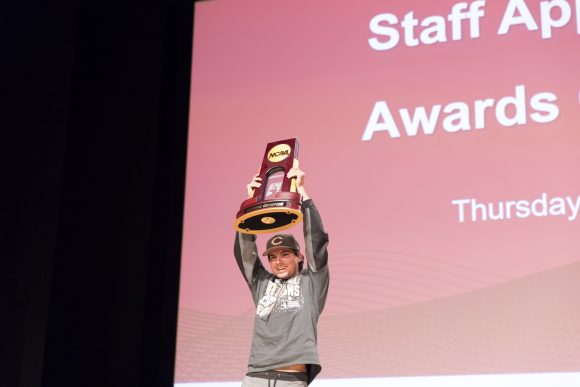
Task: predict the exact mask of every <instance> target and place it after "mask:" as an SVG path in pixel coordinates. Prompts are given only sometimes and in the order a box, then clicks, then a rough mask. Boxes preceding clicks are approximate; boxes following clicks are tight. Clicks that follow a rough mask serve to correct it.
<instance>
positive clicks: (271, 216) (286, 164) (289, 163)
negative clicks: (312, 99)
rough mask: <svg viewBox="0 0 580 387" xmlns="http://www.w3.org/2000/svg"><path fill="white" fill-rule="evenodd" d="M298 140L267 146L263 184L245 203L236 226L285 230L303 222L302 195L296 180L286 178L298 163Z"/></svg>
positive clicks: (251, 229)
mask: <svg viewBox="0 0 580 387" xmlns="http://www.w3.org/2000/svg"><path fill="white" fill-rule="evenodd" d="M297 157H298V140H297V139H295V138H291V139H288V140H283V141H277V142H271V143H269V144H268V145H267V146H266V153H264V159H263V160H262V166H261V168H260V173H259V177H261V178H262V185H261V186H260V187H259V188H256V189H254V193H253V195H252V197H250V198H249V199H247V200H245V201H243V202H242V205H241V206H240V210H239V211H238V213H237V215H236V221H235V223H234V228H235V229H236V230H237V231H239V232H242V233H244V234H264V233H271V232H275V231H279V230H284V229H287V228H290V227H292V226H294V225H295V224H297V223H300V221H302V212H301V211H300V207H301V206H302V205H301V204H300V194H299V193H298V192H296V182H295V179H289V178H287V177H286V174H287V173H288V171H290V169H291V168H293V167H297V166H298V158H297Z"/></svg>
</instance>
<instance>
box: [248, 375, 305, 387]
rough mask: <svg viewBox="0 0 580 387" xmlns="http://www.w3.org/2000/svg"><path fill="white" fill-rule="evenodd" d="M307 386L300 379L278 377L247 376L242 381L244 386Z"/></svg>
mask: <svg viewBox="0 0 580 387" xmlns="http://www.w3.org/2000/svg"><path fill="white" fill-rule="evenodd" d="M297 386H301V387H306V386H308V384H307V383H306V382H303V381H300V380H281V379H277V378H269V379H265V378H256V377H253V376H247V375H246V377H245V378H244V381H243V382H242V387H297Z"/></svg>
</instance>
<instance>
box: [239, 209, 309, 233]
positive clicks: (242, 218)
mask: <svg viewBox="0 0 580 387" xmlns="http://www.w3.org/2000/svg"><path fill="white" fill-rule="evenodd" d="M280 212H285V213H287V214H294V215H296V219H294V220H293V221H291V222H290V223H286V224H284V225H282V226H279V227H275V228H269V229H267V230H251V232H250V230H249V229H246V228H242V227H240V224H242V223H243V222H244V221H245V220H246V219H249V218H253V217H255V216H260V215H266V214H271V213H280ZM302 218H303V214H302V211H300V210H297V209H294V208H289V207H276V208H272V207H269V208H260V209H259V210H255V211H251V212H248V213H247V214H244V215H242V216H240V217H239V218H237V219H236V221H235V222H234V228H235V229H236V231H239V232H241V233H245V234H271V233H275V232H278V231H282V230H286V229H289V228H291V227H294V226H295V225H296V224H298V223H300V222H302Z"/></svg>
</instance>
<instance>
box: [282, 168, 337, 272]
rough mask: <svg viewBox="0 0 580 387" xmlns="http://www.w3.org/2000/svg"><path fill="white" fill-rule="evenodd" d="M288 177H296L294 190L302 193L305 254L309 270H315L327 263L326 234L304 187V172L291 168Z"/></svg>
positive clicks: (316, 210)
mask: <svg viewBox="0 0 580 387" xmlns="http://www.w3.org/2000/svg"><path fill="white" fill-rule="evenodd" d="M288 177H289V178H295V179H296V191H297V192H298V193H300V195H302V214H303V221H304V225H303V226H304V243H305V244H306V246H305V255H306V260H307V262H308V268H309V270H311V271H313V272H317V271H319V270H320V269H322V268H323V267H325V266H326V265H327V263H328V251H327V246H328V234H327V233H326V231H324V227H323V226H322V218H321V217H320V214H319V212H318V209H317V208H316V206H315V205H314V202H313V201H312V199H311V198H310V196H309V195H308V193H307V192H306V189H305V188H304V177H305V174H304V172H303V171H302V170H300V169H299V168H292V169H291V170H290V171H289V172H288Z"/></svg>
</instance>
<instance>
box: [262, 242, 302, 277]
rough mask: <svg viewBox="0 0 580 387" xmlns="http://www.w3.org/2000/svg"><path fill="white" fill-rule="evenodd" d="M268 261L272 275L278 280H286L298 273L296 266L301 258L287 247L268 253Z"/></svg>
mask: <svg viewBox="0 0 580 387" xmlns="http://www.w3.org/2000/svg"><path fill="white" fill-rule="evenodd" d="M268 261H269V262H270V269H271V270H272V274H274V275H275V276H276V277H278V278H280V279H288V278H292V277H294V276H295V275H296V274H297V273H298V265H299V263H300V261H302V258H301V257H298V256H297V255H296V254H294V252H293V251H292V250H290V249H289V248H287V247H278V248H275V249H272V251H270V253H269V254H268Z"/></svg>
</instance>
